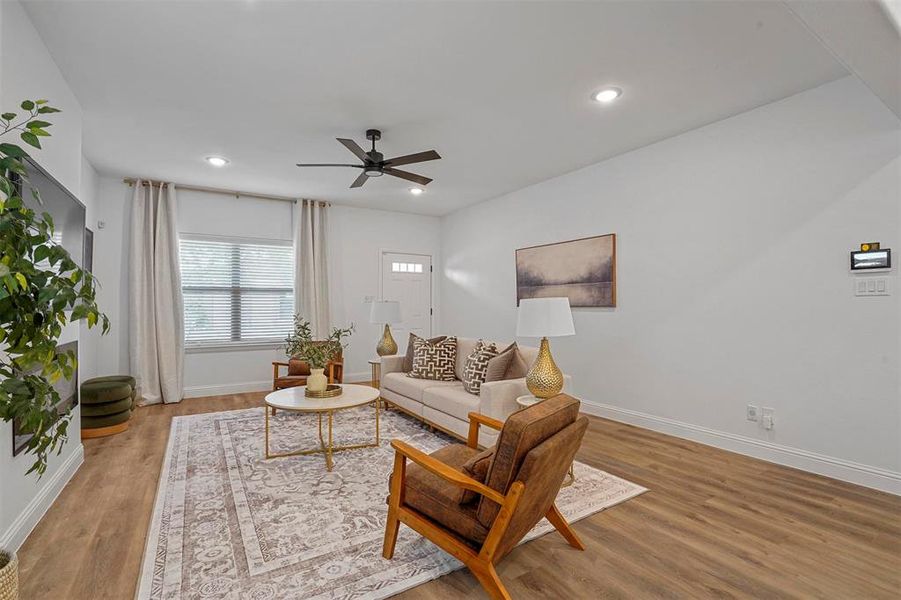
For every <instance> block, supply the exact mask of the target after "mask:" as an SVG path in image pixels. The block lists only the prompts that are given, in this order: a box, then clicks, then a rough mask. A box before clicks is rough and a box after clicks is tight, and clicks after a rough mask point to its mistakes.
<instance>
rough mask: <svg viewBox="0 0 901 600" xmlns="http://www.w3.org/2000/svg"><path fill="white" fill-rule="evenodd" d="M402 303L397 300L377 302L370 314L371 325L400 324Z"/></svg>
mask: <svg viewBox="0 0 901 600" xmlns="http://www.w3.org/2000/svg"><path fill="white" fill-rule="evenodd" d="M400 321H401V318H400V302H398V301H397V300H376V301H375V302H373V303H372V309H371V310H370V312H369V322H370V323H400Z"/></svg>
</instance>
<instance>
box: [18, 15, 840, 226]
mask: <svg viewBox="0 0 901 600" xmlns="http://www.w3.org/2000/svg"><path fill="white" fill-rule="evenodd" d="M26 7H27V10H28V12H29V14H30V15H31V18H32V20H33V21H34V23H35V26H36V27H37V29H38V31H39V32H40V34H41V36H42V37H43V39H44V41H45V42H46V44H47V46H48V47H49V48H50V51H51V52H52V54H53V56H54V58H55V60H56V62H57V64H58V65H59V67H60V69H61V70H62V72H63V74H64V75H65V77H66V79H67V80H68V81H69V83H70V85H71V87H72V88H73V91H74V92H75V94H76V95H77V96H78V98H79V100H80V102H81V104H82V108H83V109H84V113H85V130H84V131H85V137H84V148H85V151H86V153H87V155H88V157H89V158H90V160H91V161H92V162H93V163H94V164H95V166H96V167H97V168H98V170H100V171H101V172H102V173H107V174H114V175H117V176H118V175H130V176H143V177H154V178H163V179H167V180H170V181H176V182H179V183H190V184H196V185H205V186H215V187H222V188H229V189H239V190H247V191H255V192H261V193H274V194H280V195H290V196H297V197H309V198H319V199H325V200H332V201H334V202H337V203H343V204H351V205H357V206H368V207H373V208H382V209H389V210H401V211H406V212H418V213H424V214H434V215H440V214H446V213H448V212H451V211H453V210H456V209H458V208H460V207H462V206H465V205H468V204H471V203H474V202H478V201H481V200H485V199H488V198H492V197H495V196H498V195H501V194H503V193H506V192H510V191H513V190H515V189H518V188H521V187H524V186H526V185H529V184H532V183H535V182H538V181H541V180H544V179H548V178H550V177H554V176H557V175H561V174H563V173H566V172H568V171H572V170H574V169H577V168H579V167H583V166H586V165H589V164H592V163H595V162H598V161H601V160H603V159H606V158H609V157H611V156H615V155H617V154H621V153H623V152H627V151H629V150H632V149H635V148H638V147H640V146H643V145H646V144H649V143H652V142H655V141H658V140H661V139H663V138H666V137H669V136H672V135H675V134H678V133H681V132H684V131H687V130H690V129H693V128H696V127H699V126H701V125H704V124H707V123H711V122H714V121H717V120H719V119H722V118H725V117H728V116H731V115H734V114H737V113H739V112H742V111H745V110H748V109H750V108H753V107H755V106H759V105H762V104H765V103H768V102H771V101H774V100H777V99H779V98H783V97H786V96H789V95H791V94H794V93H797V92H799V91H802V90H805V89H808V88H810V87H814V86H816V85H819V84H822V83H825V82H827V81H831V80H833V79H836V78H838V77H841V76H843V75H845V74H847V72H846V71H845V70H844V68H843V67H841V66H840V64H839V63H838V62H837V61H836V60H834V59H833V58H832V56H831V55H830V54H829V52H828V51H826V50H825V49H824V47H823V46H822V45H821V44H820V43H819V42H818V41H817V40H816V39H815V38H814V37H813V36H812V35H811V34H810V33H808V31H807V30H806V29H805V28H804V27H803V26H802V25H801V24H800V23H799V22H798V21H797V20H796V19H795V18H794V17H793V16H792V13H791V12H790V11H789V10H787V9H786V7H785V6H784V5H783V4H782V3H774V2H718V1H714V2H698V1H690V2H689V1H665V2H610V3H601V2H595V3H590V2H580V3H563V2H540V3H539V2H531V3H513V2H496V3H487V2H478V3H474V2H465V3H464V2H428V3H424V2H421V3H411V2H405V3H395V2H362V3H355V2H323V3H309V2H268V1H263V0H257V1H251V0H244V1H240V2H221V1H220V2H211V1H210V2H180V3H179V2H152V1H143V2H105V1H101V2H83V1H63V2H56V1H31V2H28V3H27V4H26ZM605 84H615V85H617V86H619V87H621V88H622V89H623V90H624V92H625V93H624V95H623V97H622V98H621V99H620V100H619V101H617V102H616V103H615V104H613V105H609V106H601V105H598V104H596V103H593V102H592V101H591V100H590V98H589V96H590V94H591V92H592V91H594V90H596V89H597V88H599V87H601V86H603V85H605ZM370 127H377V128H380V129H382V131H383V139H382V142H381V143H380V150H382V151H383V152H384V153H385V155H386V156H394V155H400V154H408V153H412V152H418V151H421V150H427V149H431V148H434V149H436V150H437V151H438V152H439V153H440V154H441V155H442V157H443V159H442V160H440V161H435V162H431V163H423V164H421V165H411V166H409V167H404V168H405V169H408V170H410V171H414V172H417V173H421V174H423V175H427V176H429V177H433V178H434V179H435V181H434V182H433V183H432V184H431V185H429V187H428V191H427V193H426V194H423V195H421V196H419V197H413V196H411V195H410V194H409V193H408V192H407V189H408V187H409V184H407V183H406V182H404V181H402V180H399V179H394V178H391V177H382V178H380V179H375V180H372V181H369V182H368V183H367V184H366V185H365V186H364V187H363V188H359V189H348V186H349V185H350V183H351V181H353V179H354V177H356V175H357V174H358V171H356V170H353V169H316V170H314V169H306V170H301V169H298V168H297V167H295V166H294V163H296V162H341V163H343V162H356V161H355V160H354V157H353V156H352V155H351V154H350V153H349V152H348V151H347V150H346V149H344V148H343V147H342V146H341V145H339V144H338V142H336V141H335V139H334V138H336V137H352V138H354V139H356V140H357V141H358V142H359V143H361V144H363V142H364V141H365V140H364V135H363V134H364V131H365V130H366V129H367V128H370ZM211 154H220V155H223V156H226V157H228V158H229V159H230V160H231V161H232V162H231V164H230V165H229V166H228V167H226V168H224V169H214V168H213V167H210V166H209V165H207V164H206V163H205V162H204V160H203V159H204V157H205V156H208V155H211ZM698 166H699V168H703V165H698ZM598 193H599V195H600V194H602V193H603V190H598ZM548 200H549V201H556V200H559V199H556V198H549V199H548Z"/></svg>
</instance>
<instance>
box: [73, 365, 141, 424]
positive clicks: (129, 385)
mask: <svg viewBox="0 0 901 600" xmlns="http://www.w3.org/2000/svg"><path fill="white" fill-rule="evenodd" d="M134 399H135V379H134V377H131V376H129V375H108V376H105V377H95V378H93V379H88V380H87V381H85V382H84V383H82V384H81V438H82V439H86V438H95V437H103V436H107V435H114V434H117V433H121V432H123V431H125V430H126V429H128V420H129V419H130V418H131V410H132V408H133V407H134Z"/></svg>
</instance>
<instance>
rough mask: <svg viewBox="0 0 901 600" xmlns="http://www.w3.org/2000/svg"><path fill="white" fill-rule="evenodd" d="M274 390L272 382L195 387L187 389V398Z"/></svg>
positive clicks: (267, 380) (269, 380) (185, 395)
mask: <svg viewBox="0 0 901 600" xmlns="http://www.w3.org/2000/svg"><path fill="white" fill-rule="evenodd" d="M271 389H272V380H271V379H266V380H264V381H245V382H242V383H219V384H215V385H195V386H193V387H186V388H185V394H184V397H185V398H203V397H205V396H224V395H226V394H244V393H246V392H266V391H269V390H271Z"/></svg>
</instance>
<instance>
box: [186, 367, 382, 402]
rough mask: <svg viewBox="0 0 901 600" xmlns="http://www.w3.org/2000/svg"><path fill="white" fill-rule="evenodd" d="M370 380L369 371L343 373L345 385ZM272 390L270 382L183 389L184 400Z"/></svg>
mask: <svg viewBox="0 0 901 600" xmlns="http://www.w3.org/2000/svg"><path fill="white" fill-rule="evenodd" d="M371 378H372V373H371V372H369V371H365V372H362V371H361V372H360V373H345V374H344V381H345V382H346V383H354V382H364V381H369V380H370V379H371ZM271 389H272V380H271V379H267V380H265V381H245V382H243V383H222V384H215V385H195V386H192V387H186V388H185V394H184V397H185V398H204V397H206V396H223V395H226V394H244V393H247V392H267V391H269V390H271Z"/></svg>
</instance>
